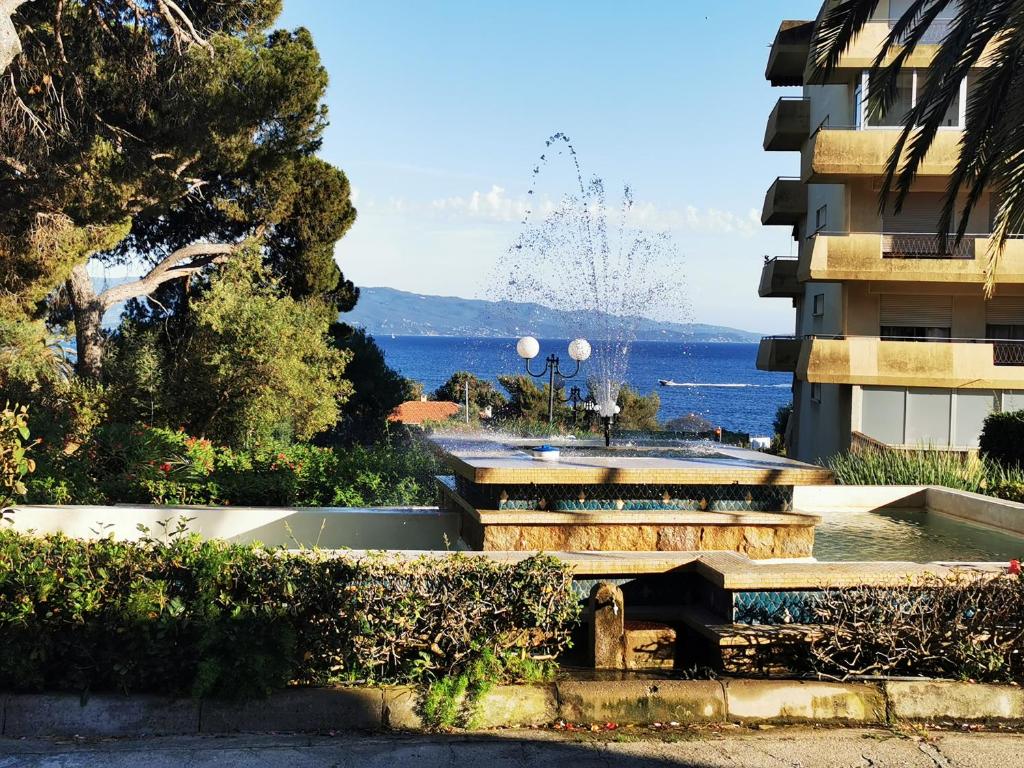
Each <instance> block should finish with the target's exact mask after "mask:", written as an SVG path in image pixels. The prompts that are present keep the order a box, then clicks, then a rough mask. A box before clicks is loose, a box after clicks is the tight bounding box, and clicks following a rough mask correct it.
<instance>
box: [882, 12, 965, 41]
mask: <svg viewBox="0 0 1024 768" xmlns="http://www.w3.org/2000/svg"><path fill="white" fill-rule="evenodd" d="M897 21H899V19H886V21H885V23H886V24H887V25H888V27H889V30H890V31H891V30H892V28H893V27H894V26H896V22H897ZM953 21H954V20H953V19H951V18H950V19H936V20H935V21H933V22H932V23H931V25H930V26H929V27H928V29H926V30H925V33H924V35H923V36H922V37H921V39H920V40H918V45H939V44H941V43H942V41H943V40H945V39H946V35H948V34H949V30H950V29H951V28H952V27H953ZM897 42H898V43H900V44H902V43H905V42H906V37H902V38H900V39H899V40H898V41H897Z"/></svg>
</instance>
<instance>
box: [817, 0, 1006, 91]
mask: <svg viewBox="0 0 1024 768" xmlns="http://www.w3.org/2000/svg"><path fill="white" fill-rule="evenodd" d="M950 7H951V8H952V6H950ZM893 21H894V20H889V19H881V20H875V21H869V22H868V23H867V24H865V25H864V27H863V28H862V29H861V31H860V33H859V34H858V35H857V36H856V37H854V38H853V40H851V41H850V45H849V46H848V47H847V49H846V50H845V51H844V52H843V55H842V56H840V57H839V61H838V62H837V63H836V68H835V70H834V71H833V72H832V74H831V76H830V77H829V78H828V79H827V80H825V81H824V82H825V84H833V85H846V84H847V83H848V82H849V80H850V73H851V71H855V72H862V71H864V70H868V69H871V67H872V66H873V65H874V63H875V60H876V58H877V57H878V53H879V51H881V49H882V45H883V44H884V42H885V39H886V37H888V35H889V31H890V30H891V29H892V25H893ZM951 25H952V19H951V18H950V19H936V20H935V21H934V22H932V25H931V27H929V29H928V30H927V32H925V35H924V37H923V38H922V39H921V40H920V41H919V42H918V44H917V45H916V46H915V47H914V50H913V51H911V52H910V54H909V55H908V56H907V57H906V59H905V60H904V62H903V66H904V67H905V68H906V69H927V68H928V67H930V66H931V65H932V61H933V60H934V59H935V55H936V54H937V53H938V52H939V46H940V44H941V43H942V40H943V38H945V37H946V34H947V33H948V32H949V29H950V27H951ZM997 40H998V38H997ZM996 44H998V42H997V43H994V44H993V43H990V44H989V46H988V47H987V48H986V49H985V52H984V54H983V55H982V58H981V59H980V60H979V66H982V67H984V66H987V61H988V59H989V57H991V55H992V52H993V51H994V50H995V45H996ZM902 50H903V48H902V47H901V46H893V48H892V49H890V51H889V53H888V55H887V56H886V58H885V60H884V61H883V66H884V65H887V64H891V63H892V61H893V59H894V58H895V57H896V56H897V55H898V54H899V53H900V51H902ZM844 70H845V71H844ZM804 74H805V78H807V77H810V67H809V63H808V70H807V71H806V72H805V73H804Z"/></svg>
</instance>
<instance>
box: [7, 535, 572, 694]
mask: <svg viewBox="0 0 1024 768" xmlns="http://www.w3.org/2000/svg"><path fill="white" fill-rule="evenodd" d="M577 618H578V603H577V601H576V599H575V598H574V596H573V592H572V581H571V574H570V573H569V571H568V569H567V568H566V567H565V566H563V565H561V564H559V563H557V562H555V561H554V560H552V559H549V558H546V557H532V558H529V559H527V560H524V561H522V562H519V563H509V564H503V563H496V562H494V561H491V560H489V559H487V558H484V557H469V556H464V555H463V556H460V555H455V556H449V557H446V558H444V559H443V560H437V559H427V558H423V559H419V560H412V561H407V560H401V559H395V558H391V557H387V556H383V555H379V556H371V557H365V558H362V559H356V558H348V557H332V556H328V555H326V554H323V553H318V552H285V551H272V550H268V549H265V548H261V547H256V546H243V545H236V544H228V543H225V542H223V541H201V540H200V539H198V538H197V537H194V536H184V535H171V536H169V537H167V538H166V540H163V541H159V540H156V539H153V538H146V539H144V540H142V541H139V542H124V541H114V540H112V539H102V540H99V541H91V542H90V541H81V540H75V539H70V538H67V537H64V536H60V535H55V536H48V537H45V538H32V537H28V536H24V535H20V534H17V533H14V532H12V531H0V690H2V689H15V690H74V691H94V690H120V691H150V692H156V693H190V694H192V695H195V696H232V697H242V698H250V697H255V696H261V695H265V694H267V693H269V692H270V691H272V690H274V689H276V688H280V687H282V686H284V685H286V684H288V683H289V682H297V683H304V684H327V683H332V682H338V681H355V680H362V681H369V682H382V683H383V682H406V683H415V682H420V681H422V682H429V681H430V680H434V679H441V678H444V677H447V676H458V675H461V674H462V673H463V672H465V671H467V670H472V669H473V665H474V664H475V662H476V660H478V659H481V658H515V657H530V656H531V655H537V656H541V657H550V656H551V655H552V654H556V653H558V652H559V651H561V650H562V649H564V648H566V647H567V645H568V642H569V640H568V638H569V632H570V631H571V629H572V628H573V626H574V624H575V622H576V621H577ZM508 668H509V669H514V667H508Z"/></svg>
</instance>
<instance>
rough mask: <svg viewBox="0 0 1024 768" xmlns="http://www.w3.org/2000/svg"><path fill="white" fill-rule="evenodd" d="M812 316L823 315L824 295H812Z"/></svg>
mask: <svg viewBox="0 0 1024 768" xmlns="http://www.w3.org/2000/svg"><path fill="white" fill-rule="evenodd" d="M812 314H813V315H814V317H823V316H824V315H825V294H824V293H816V294H814V306H813V308H812Z"/></svg>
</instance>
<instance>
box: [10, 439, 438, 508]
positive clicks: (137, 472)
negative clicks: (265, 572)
mask: <svg viewBox="0 0 1024 768" xmlns="http://www.w3.org/2000/svg"><path fill="white" fill-rule="evenodd" d="M439 471H440V470H439V468H438V464H437V460H436V458H435V457H434V455H433V454H432V453H430V451H429V450H428V449H427V448H426V447H425V446H424V445H422V443H421V442H420V441H419V440H417V439H415V438H414V437H411V436H407V435H405V434H397V435H395V436H392V437H391V438H390V439H388V440H384V441H381V442H380V443H378V444H377V445H374V446H372V447H364V446H360V445H356V446H351V447H347V448H332V447H319V446H313V445H308V444H302V443H298V444H292V445H281V446H272V447H266V448H260V449H253V450H233V449H230V448H226V447H223V446H216V445H213V444H211V443H210V441H209V440H205V439H202V438H197V437H193V436H190V435H188V434H187V433H186V432H184V431H174V430H169V429H163V428H158V427H145V426H140V425H128V424H109V425H106V426H105V427H103V428H102V429H100V430H99V431H98V434H97V435H96V437H95V439H94V440H93V441H92V442H90V443H89V444H87V445H83V446H81V447H80V448H78V449H77V450H76V451H75V452H74V453H72V454H70V455H67V454H65V453H64V451H63V449H62V447H60V446H51V447H50V448H49V450H48V451H47V452H46V453H44V454H42V455H41V456H40V461H39V462H38V468H37V471H36V473H35V474H34V475H32V476H30V477H29V478H27V479H26V484H27V486H28V496H27V499H26V501H27V502H28V503H30V504H117V503H135V504H204V505H209V504H212V505H235V506H239V505H241V506H289V507H318V506H336V507H362V506H404V505H429V504H433V503H434V502H435V500H436V488H435V483H434V481H433V476H434V475H437V474H438V473H439Z"/></svg>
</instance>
